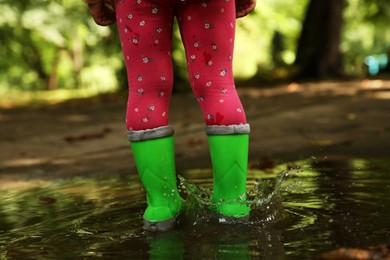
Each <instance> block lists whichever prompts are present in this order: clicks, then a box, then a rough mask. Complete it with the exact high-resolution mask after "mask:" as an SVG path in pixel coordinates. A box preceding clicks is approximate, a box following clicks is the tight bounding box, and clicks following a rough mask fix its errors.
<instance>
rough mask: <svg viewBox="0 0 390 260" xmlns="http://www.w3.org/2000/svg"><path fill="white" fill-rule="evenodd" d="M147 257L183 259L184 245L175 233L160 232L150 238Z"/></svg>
mask: <svg viewBox="0 0 390 260" xmlns="http://www.w3.org/2000/svg"><path fill="white" fill-rule="evenodd" d="M149 246H150V250H149V259H164V260H165V259H183V253H184V246H183V242H182V239H180V237H179V236H178V234H177V233H172V232H169V233H161V234H159V235H158V236H154V237H152V238H151V241H150V243H149Z"/></svg>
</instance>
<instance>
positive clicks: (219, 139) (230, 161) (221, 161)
mask: <svg viewBox="0 0 390 260" xmlns="http://www.w3.org/2000/svg"><path fill="white" fill-rule="evenodd" d="M208 142H209V148H210V155H211V161H212V164H213V175H214V192H213V201H214V202H215V203H216V210H217V212H218V213H220V214H221V215H222V216H224V217H226V218H224V221H226V222H230V220H232V221H234V220H240V219H241V220H246V219H248V217H249V212H250V207H249V205H248V204H246V176H247V168H248V145H249V135H248V134H226V135H225V134H222V135H209V136H208Z"/></svg>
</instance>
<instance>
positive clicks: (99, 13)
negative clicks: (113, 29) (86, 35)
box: [88, 0, 116, 26]
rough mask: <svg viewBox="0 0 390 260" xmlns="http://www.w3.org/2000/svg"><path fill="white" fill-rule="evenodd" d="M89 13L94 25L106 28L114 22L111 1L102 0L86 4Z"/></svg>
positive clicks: (114, 17)
mask: <svg viewBox="0 0 390 260" xmlns="http://www.w3.org/2000/svg"><path fill="white" fill-rule="evenodd" d="M88 8H89V12H90V13H91V15H92V18H93V20H94V21H95V23H97V24H98V25H101V26H107V25H111V24H114V23H115V22H116V15H115V10H114V6H113V4H112V1H110V0H102V1H100V2H98V3H94V4H88Z"/></svg>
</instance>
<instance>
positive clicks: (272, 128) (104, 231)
mask: <svg viewBox="0 0 390 260" xmlns="http://www.w3.org/2000/svg"><path fill="white" fill-rule="evenodd" d="M240 95H241V97H242V101H243V103H244V106H245V108H246V112H247V117H248V121H249V123H250V124H251V128H252V133H251V143H250V172H249V180H248V189H252V192H251V196H252V197H251V201H252V203H253V205H252V206H253V209H254V210H253V211H252V214H251V221H250V223H248V224H246V225H234V226H226V225H221V224H219V223H218V221H217V220H216V219H214V217H213V214H212V212H210V210H209V209H208V207H203V206H202V205H203V204H202V203H203V201H202V200H203V199H204V196H203V195H202V191H201V190H199V189H200V188H198V187H205V188H207V189H210V188H211V180H212V179H211V177H212V173H211V171H210V169H209V168H210V160H209V155H208V151H207V142H206V137H205V135H204V124H203V121H202V117H201V113H200V109H199V108H198V107H197V104H196V102H195V99H194V98H193V96H192V94H180V95H175V96H174V97H173V100H172V105H171V117H170V118H171V124H172V125H173V126H174V127H175V130H176V153H177V166H178V172H179V174H181V175H182V176H184V184H183V185H185V187H184V188H183V191H187V194H183V196H188V203H187V208H188V210H187V211H186V213H185V214H184V217H183V219H182V221H181V223H179V226H178V228H177V229H176V230H174V231H172V232H169V233H167V234H161V235H157V236H156V235H150V234H148V233H145V232H143V231H142V229H141V223H142V210H143V209H144V207H145V203H144V197H143V192H142V190H141V186H140V185H139V182H138V179H137V176H136V171H135V167H134V163H133V161H132V159H131V150H130V149H129V145H128V143H127V141H126V132H125V131H124V123H123V117H124V111H125V110H124V103H125V97H118V96H117V95H112V96H104V97H100V98H94V99H88V100H78V101H71V102H67V103H64V104H58V105H51V106H39V107H36V108H34V109H31V108H18V109H8V110H0V125H1V127H0V143H1V148H2V149H1V151H0V201H2V203H1V205H0V259H2V257H5V258H6V259H8V258H9V259H21V258H23V257H26V255H27V256H31V259H37V258H38V259H45V258H46V259H53V258H56V256H58V255H61V256H63V257H64V258H66V257H68V258H87V259H88V258H96V257H99V256H100V257H105V258H127V259H139V258H146V257H148V256H150V257H152V258H153V257H154V258H159V257H160V258H166V259H176V258H194V257H196V258H197V259H200V258H203V259H215V258H217V259H224V258H228V259H230V258H231V257H234V256H237V257H240V258H242V257H244V256H246V257H248V258H250V257H262V258H264V259H285V258H290V257H291V258H292V257H296V258H297V259H304V258H313V257H318V256H320V255H321V254H323V253H324V252H327V251H330V250H336V249H339V248H345V247H355V248H361V249H362V250H363V249H364V250H366V251H364V252H374V251H375V250H374V249H373V248H382V249H383V247H380V245H386V244H389V243H390V222H389V219H390V212H389V208H390V201H389V193H390V177H389V174H390V166H389V162H390V135H389V133H390V120H389V119H390V112H389V111H390V102H389V100H390V82H387V81H362V82H346V83H345V82H342V83H340V82H338V83H332V82H326V83H317V84H301V85H298V84H290V85H286V86H279V87H272V88H266V89H254V88H245V89H240ZM193 184H196V185H197V186H191V185H193ZM256 187H257V188H256ZM253 188H255V189H253ZM370 250H371V251H370ZM382 251H383V250H382ZM378 252H379V251H378ZM378 252H376V251H375V252H374V253H376V254H377V255H380V253H378ZM22 256H23V257H22ZM382 256H383V254H382ZM198 257H199V258H198ZM23 259H26V258H23ZM27 259H28V258H27Z"/></svg>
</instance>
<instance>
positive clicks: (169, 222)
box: [131, 136, 183, 231]
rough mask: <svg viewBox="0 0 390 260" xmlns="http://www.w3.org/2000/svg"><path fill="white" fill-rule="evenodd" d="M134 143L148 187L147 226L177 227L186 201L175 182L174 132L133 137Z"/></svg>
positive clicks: (157, 228) (143, 180)
mask: <svg viewBox="0 0 390 260" xmlns="http://www.w3.org/2000/svg"><path fill="white" fill-rule="evenodd" d="M131 146H132V151H133V155H134V160H135V163H136V165H137V170H138V174H139V176H140V179H141V182H142V185H143V187H144V189H145V191H146V201H147V204H148V207H147V208H146V210H145V213H144V215H143V217H144V229H146V230H149V231H166V230H169V229H171V228H173V227H174V225H175V220H176V217H177V216H178V214H179V212H180V208H181V206H182V204H183V199H182V198H181V197H180V195H179V192H178V189H177V184H176V170H175V152H174V140H173V136H166V137H161V138H156V139H150V140H143V141H131Z"/></svg>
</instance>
